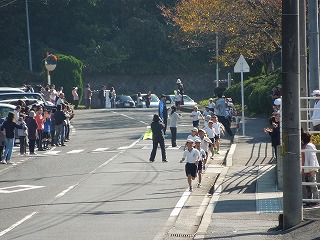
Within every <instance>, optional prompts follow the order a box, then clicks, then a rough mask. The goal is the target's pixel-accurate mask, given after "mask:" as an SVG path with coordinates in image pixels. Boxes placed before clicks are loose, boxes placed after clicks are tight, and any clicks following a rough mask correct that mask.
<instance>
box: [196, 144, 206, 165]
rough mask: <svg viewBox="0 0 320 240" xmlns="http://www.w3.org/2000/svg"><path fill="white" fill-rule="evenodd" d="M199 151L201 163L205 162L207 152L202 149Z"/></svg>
mask: <svg viewBox="0 0 320 240" xmlns="http://www.w3.org/2000/svg"><path fill="white" fill-rule="evenodd" d="M197 150H198V151H199V153H200V156H199V160H198V161H199V162H201V161H203V160H204V159H205V157H206V155H207V154H206V152H205V151H204V150H203V149H202V148H201V147H200V150H199V149H197Z"/></svg>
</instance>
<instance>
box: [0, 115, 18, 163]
mask: <svg viewBox="0 0 320 240" xmlns="http://www.w3.org/2000/svg"><path fill="white" fill-rule="evenodd" d="M16 128H18V129H22V128H23V126H22V125H18V124H16V123H15V121H14V114H13V112H9V114H8V117H7V119H6V120H5V121H4V122H3V124H2V125H1V128H0V130H1V131H3V130H5V131H6V148H5V150H4V154H3V159H2V161H1V163H3V164H7V163H8V164H10V163H11V161H10V160H11V155H12V149H13V143H14V130H15V129H16ZM6 160H7V161H6Z"/></svg>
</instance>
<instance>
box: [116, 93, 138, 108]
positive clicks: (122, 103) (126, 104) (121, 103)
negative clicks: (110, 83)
mask: <svg viewBox="0 0 320 240" xmlns="http://www.w3.org/2000/svg"><path fill="white" fill-rule="evenodd" d="M115 105H116V108H135V107H136V104H135V103H134V101H133V99H132V98H131V97H130V96H126V95H117V97H116V104H115Z"/></svg>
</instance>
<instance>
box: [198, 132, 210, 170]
mask: <svg viewBox="0 0 320 240" xmlns="http://www.w3.org/2000/svg"><path fill="white" fill-rule="evenodd" d="M198 134H199V138H200V139H201V145H200V147H201V148H202V149H203V150H204V151H205V153H206V156H205V158H204V159H203V164H202V168H203V170H206V164H207V159H208V150H209V145H210V144H212V142H211V140H210V139H209V138H208V137H206V136H205V134H206V130H204V129H199V131H198Z"/></svg>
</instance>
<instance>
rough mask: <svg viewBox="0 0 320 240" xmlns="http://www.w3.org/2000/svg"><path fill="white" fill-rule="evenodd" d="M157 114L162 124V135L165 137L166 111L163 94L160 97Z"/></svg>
mask: <svg viewBox="0 0 320 240" xmlns="http://www.w3.org/2000/svg"><path fill="white" fill-rule="evenodd" d="M158 113H159V117H160V118H161V120H162V122H163V123H164V129H163V133H164V135H166V130H167V122H168V109H167V105H166V96H165V95H164V94H162V95H161V97H160V102H159V109H158Z"/></svg>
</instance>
